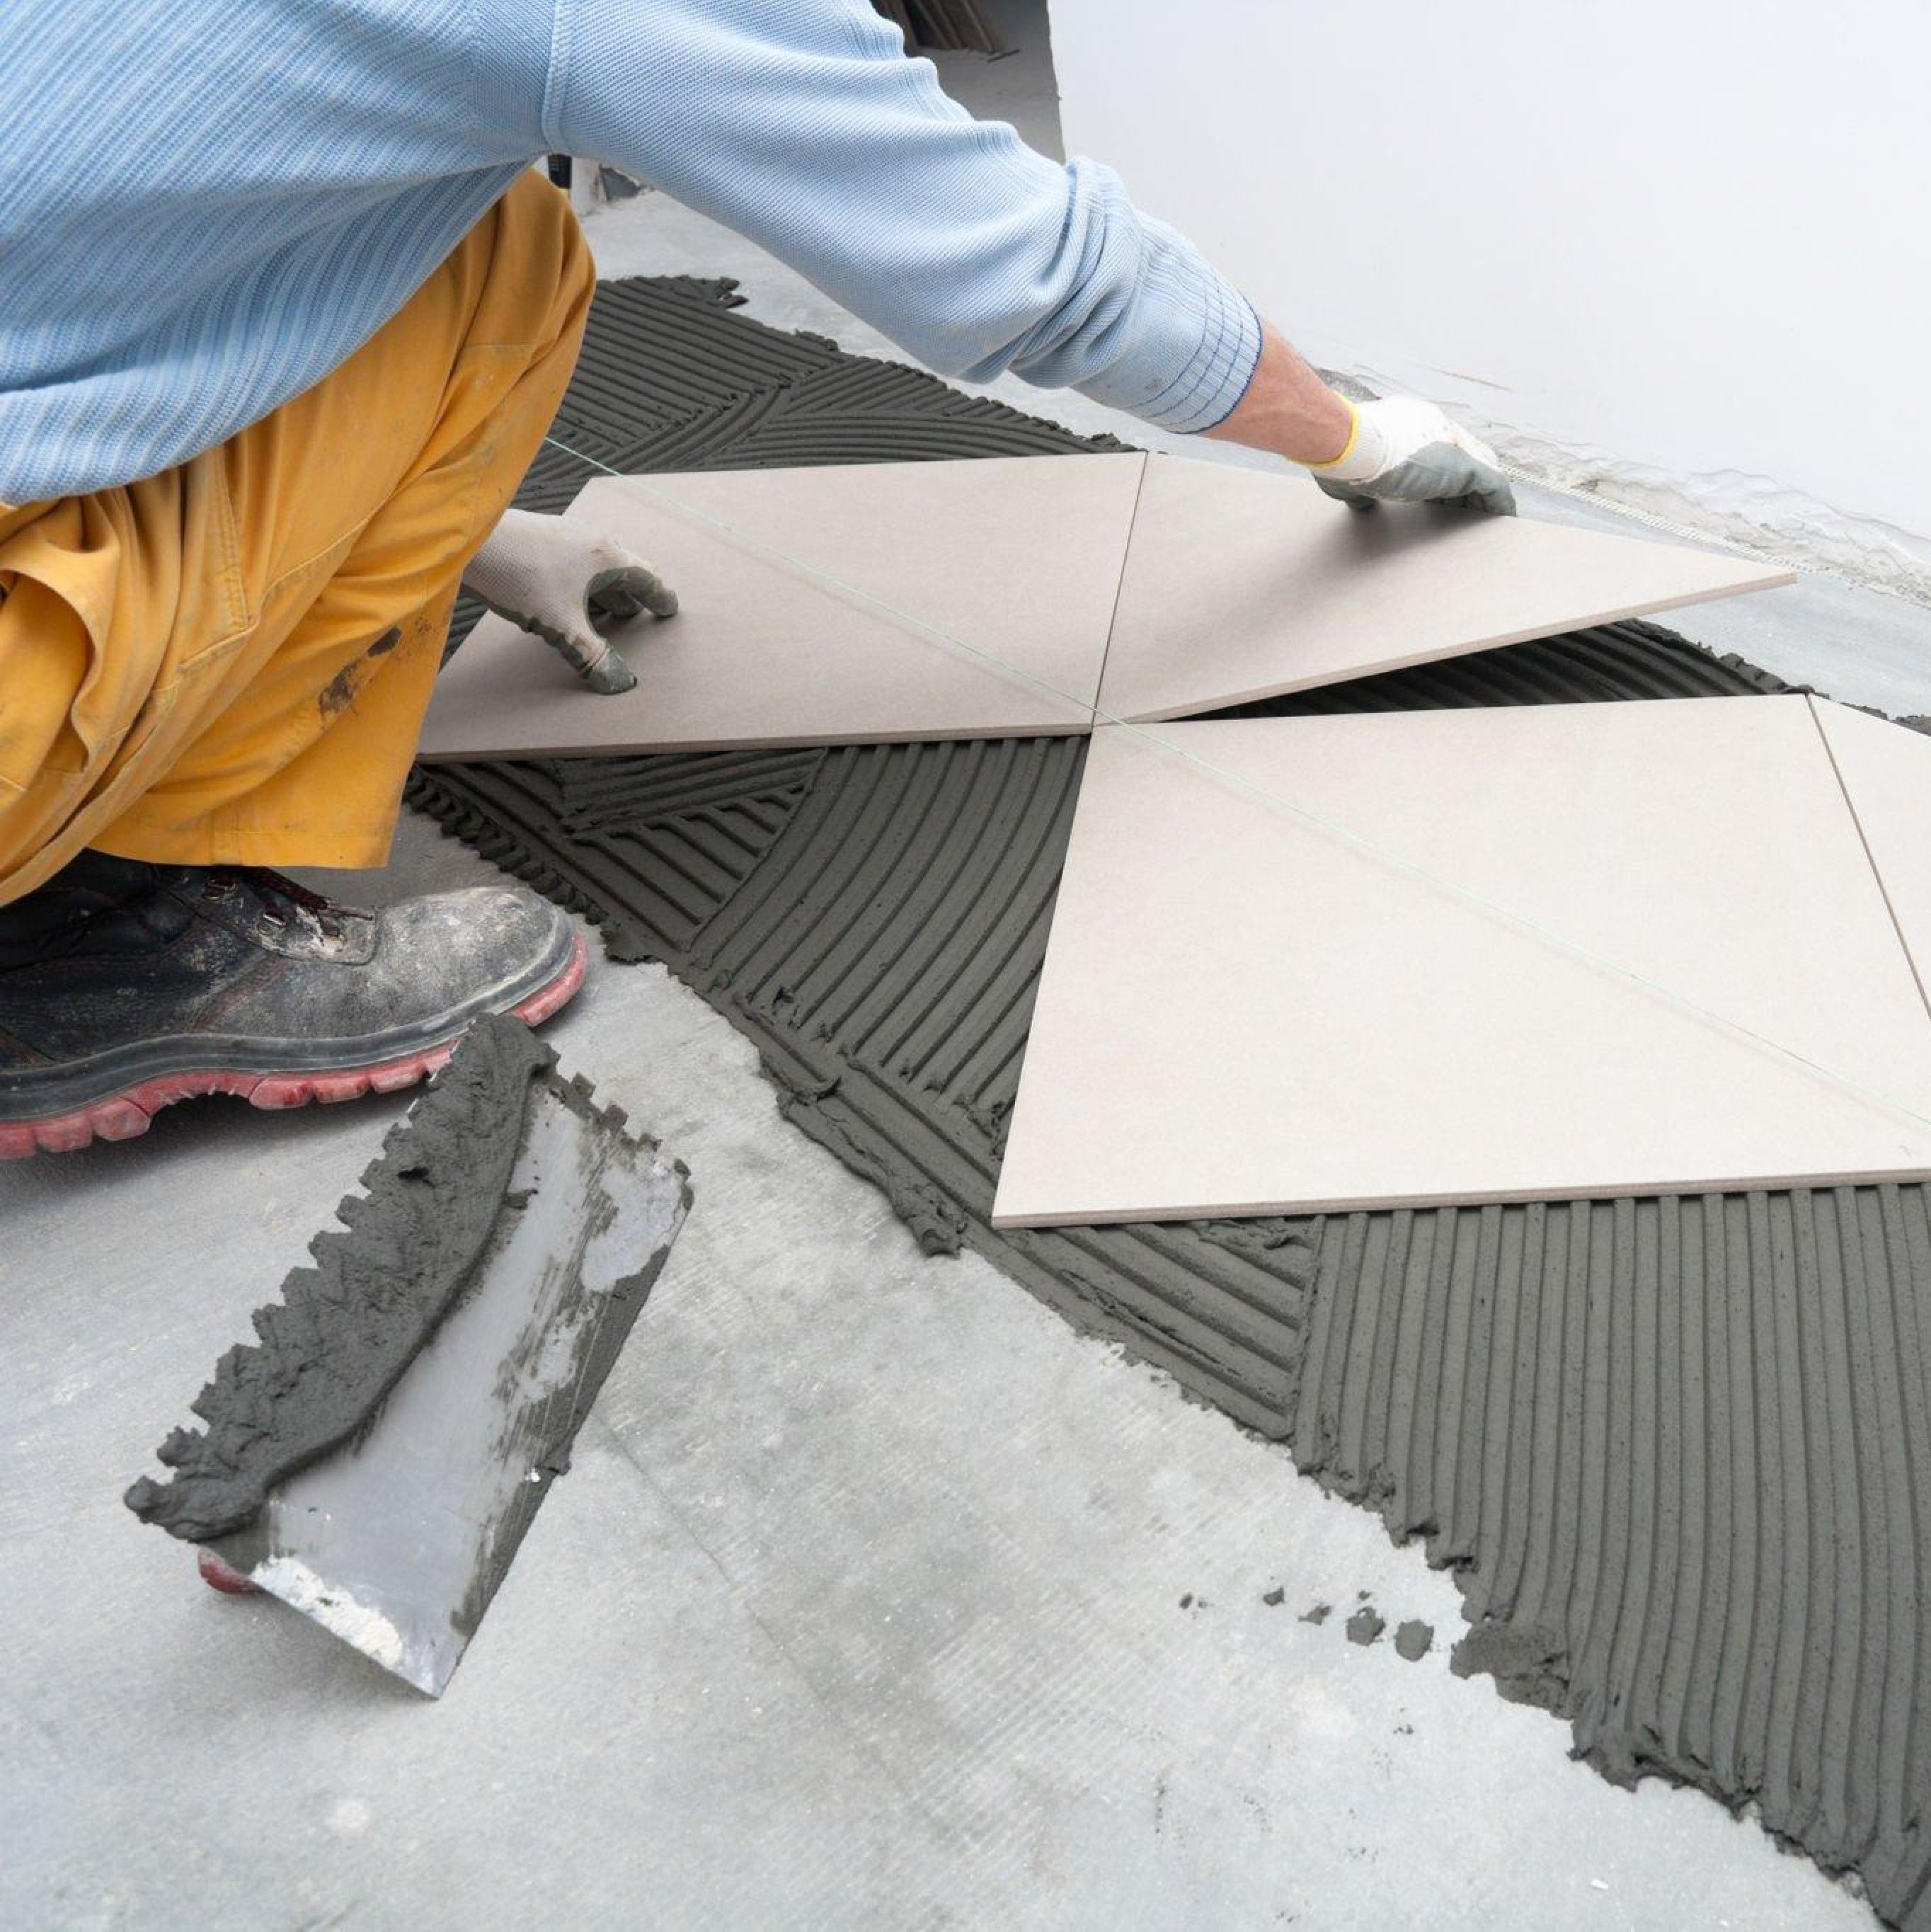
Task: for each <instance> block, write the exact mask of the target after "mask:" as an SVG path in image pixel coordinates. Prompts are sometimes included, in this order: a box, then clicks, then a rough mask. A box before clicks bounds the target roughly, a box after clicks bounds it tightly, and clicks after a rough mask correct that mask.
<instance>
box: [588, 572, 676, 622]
mask: <svg viewBox="0 0 1931 1932" xmlns="http://www.w3.org/2000/svg"><path fill="white" fill-rule="evenodd" d="M583 602H584V606H585V607H586V609H587V610H588V611H589V614H590V619H591V621H592V622H593V623H595V624H596V625H599V626H601V625H604V624H617V623H622V622H625V620H626V619H629V618H631V617H634V616H637V613H639V612H640V611H643V610H648V611H649V613H650V614H651V615H652V616H653V617H674V616H676V614H677V593H676V591H674V590H673V589H671V587H670V585H669V584H667V583H665V582H664V580H663V578H662V577H659V576H658V574H657V572H656V571H655V570H653V569H652V568H651V567H650V565H649V564H647V563H646V562H643V560H642V559H640V558H637V557H630V558H628V559H627V561H625V562H622V563H620V564H616V565H612V566H611V567H610V568H608V569H607V570H600V571H598V572H597V574H595V576H594V577H592V578H591V579H590V581H589V584H588V585H587V586H586V587H585V589H584V592H583Z"/></svg>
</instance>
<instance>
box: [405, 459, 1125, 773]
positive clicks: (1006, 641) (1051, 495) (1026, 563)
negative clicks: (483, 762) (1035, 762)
mask: <svg viewBox="0 0 1931 1932" xmlns="http://www.w3.org/2000/svg"><path fill="white" fill-rule="evenodd" d="M1145 460H1146V459H1145V458H1144V457H1143V456H1141V455H1138V454H1137V453H1135V454H1130V455H1091V456H1080V457H1069V458H1060V459H1058V460H1055V461H1051V462H1046V461H1042V460H1039V459H1037V458H1018V457H1013V458H988V459H980V460H971V461H961V462H940V463H859V464H852V465H849V466H832V467H818V468H808V469H769V470H740V471H721V472H700V473H695V474H691V475H664V476H649V477H634V478H633V477H603V478H598V479H597V480H595V481H593V482H592V483H590V484H588V485H587V486H586V487H585V489H584V490H583V493H582V494H581V495H580V496H578V497H577V500H576V501H575V502H574V503H573V504H572V505H571V507H570V508H569V510H568V511H567V512H566V514H568V515H569V516H570V517H572V518H574V519H577V520H580V521H582V522H583V523H587V524H590V525H593V526H597V527H598V528H600V529H603V530H604V531H606V532H607V533H608V534H609V535H611V536H612V537H613V538H616V539H617V540H618V541H620V542H622V543H624V544H627V545H628V547H630V548H631V550H635V551H636V552H637V553H639V554H640V555H641V556H645V557H646V558H648V559H649V560H650V561H651V562H652V563H653V564H655V565H657V566H658V568H659V569H661V571H662V572H663V574H664V577H665V578H666V579H667V580H668V581H669V582H670V584H671V585H672V586H673V587H674V588H675V589H676V591H677V593H678V596H679V600H680V602H681V605H682V608H681V609H680V610H679V613H678V615H677V616H676V617H674V618H672V619H669V620H668V621H667V622H662V623H659V622H658V621H657V620H655V619H652V618H649V617H642V618H639V619H637V620H636V621H635V622H634V623H631V624H630V625H625V626H624V627H623V628H622V630H621V631H619V633H618V634H617V639H618V648H619V649H621V650H622V652H623V653H624V655H625V658H627V659H628V661H629V662H630V664H631V667H632V668H633V669H634V670H635V671H636V672H637V686H636V688H635V689H634V690H632V691H628V692H626V693H625V694H622V696H619V697H599V696H596V695H595V694H591V693H589V692H587V691H585V690H583V688H582V687H581V686H580V685H579V683H578V682H577V679H576V678H575V676H574V674H573V673H571V670H569V668H568V667H567V666H566V665H565V664H564V663H563V662H562V660H561V659H560V658H558V657H556V655H555V654H554V653H553V652H549V651H547V650H546V649H544V646H542V645H541V643H538V641H537V640H535V639H534V638H532V637H528V636H526V635H525V634H523V632H521V631H519V630H517V628H515V627H514V625H511V624H509V623H508V622H505V620H504V619H501V618H499V617H496V616H491V617H489V618H487V619H484V621H483V622H481V623H479V624H478V625H477V626H476V628H475V631H474V632H472V634H471V636H470V637H469V640H468V641H467V642H466V643H465V644H464V645H463V647H462V649H460V651H458V652H457V654H456V655H455V657H454V659H453V660H452V661H451V663H450V664H448V667H446V668H445V670H444V671H443V673H442V677H441V679H439V682H438V685H437V688H436V695H435V697H434V699H433V701H432V703H431V704H430V709H429V715H428V718H427V721H426V722H425V724H424V732H423V740H422V748H421V754H422V756H423V757H425V758H428V759H449V758H482V757H515V756H520V755H527V754H531V753H536V752H565V753H586V754H587V753H592V752H609V751H695V750H704V749H712V748H716V749H728V748H737V747H748V746H754V745H819V744H847V743H862V742H870V741H873V740H880V739H925V738H970V737H988V736H1033V735H1041V734H1045V735H1051V734H1054V733H1064V732H1084V731H1086V730H1089V729H1090V727H1091V724H1092V718H1093V702H1094V700H1095V698H1096V696H1097V695H1098V692H1099V674H1100V668H1101V665H1102V662H1103V661H1104V659H1105V653H1106V637H1107V630H1108V625H1109V624H1110V623H1111V620H1112V615H1113V606H1114V598H1115V597H1116V595H1117V592H1118V589H1119V584H1120V571H1121V567H1122V564H1123V559H1124V558H1125V555H1126V538H1127V532H1128V529H1129V526H1130V525H1131V523H1132V508H1133V500H1134V497H1135V493H1136V492H1137V490H1138V487H1139V483H1140V475H1141V468H1142V466H1143V465H1144V462H1145ZM896 613H905V614H904V616H901V615H898V614H896ZM908 619H910V621H908ZM925 626H933V627H936V629H937V631H940V632H943V633H946V634H947V635H946V637H942V636H939V635H935V634H934V631H933V629H931V628H925ZM947 637H951V638H954V639H957V640H960V643H953V642H949V641H947ZM961 643H963V644H964V645H966V646H972V647H974V648H972V649H962V648H961V647H960V644H961ZM976 652H984V653H985V655H984V656H981V655H977V654H976Z"/></svg>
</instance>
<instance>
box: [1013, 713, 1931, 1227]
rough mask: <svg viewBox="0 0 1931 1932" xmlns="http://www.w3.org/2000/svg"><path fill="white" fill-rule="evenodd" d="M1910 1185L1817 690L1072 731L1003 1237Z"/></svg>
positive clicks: (1899, 1021)
mask: <svg viewBox="0 0 1931 1932" xmlns="http://www.w3.org/2000/svg"><path fill="white" fill-rule="evenodd" d="M1921 797H1922V799H1923V801H1924V805H1931V783H1927V784H1926V786H1925V787H1924V790H1923V791H1922V793H1921ZM1282 801H1286V803H1285V804H1284V803H1283V802H1282ZM1291 807H1297V808H1300V809H1299V811H1297V810H1294V809H1291ZM1303 813H1312V814H1315V815H1316V816H1317V817H1318V818H1320V819H1321V820H1324V821H1326V822H1325V823H1321V824H1317V823H1311V822H1310V821H1309V819H1308V818H1307V817H1304V816H1303V815H1301V814H1303ZM1337 827H1338V828H1340V829H1339V830H1337V829H1336V828H1337ZM1350 835H1352V836H1350ZM1361 841H1366V844H1363V843H1362V842H1361ZM1779 1049H1783V1050H1781V1051H1780V1050H1779ZM1927 1174H1931V1016H1927V1013H1926V1010H1925V1006H1924V1001H1923V999H1922V998H1921V996H1920V994H1919V992H1918V986H1917V985H1916V983H1915V979H1914V977H1913V975H1912V971H1911V968H1910V962H1909V959H1907V957H1906V955H1905V953H1904V951H1903V948H1902V947H1901V946H1900V944H1899V941H1898V938H1897V932H1896V930H1895V929H1894V925H1893V922H1892V919H1891V913H1890V911H1889V909H1888V907H1887V906H1886V904H1885V899H1884V896H1883V894H1882V892H1881V891H1880V890H1879V886H1878V883H1877V881H1876V877H1875V876H1874V874H1873V871H1872V868H1871V866H1870V863H1869V862H1868V861H1867V859H1866V857H1865V856H1864V847H1863V842H1862V841H1861V838H1860V836H1859V833H1858V826H1857V823H1856V822H1855V819H1854V818H1853V817H1852V814H1851V812H1850V811H1849V808H1848V807H1847V806H1846V803H1845V800H1844V796H1843V791H1842V790H1841V788H1840V786H1839V784H1838V783H1837V777H1836V774H1835V772H1834V770H1833V769H1832V766H1831V760H1830V759H1829V758H1828V756H1827V755H1826V754H1825V748H1824V744H1823V741H1822V736H1821V735H1820V733H1819V730H1818V727H1817V724H1816V719H1815V716H1814V715H1813V712H1812V709H1811V706H1810V700H1808V699H1807V698H1805V697H1801V696H1792V697H1777V698H1750V699H1742V698H1729V699H1692V700H1666V701H1659V702H1656V703H1647V704H1620V703H1609V704H1581V705H1573V706H1521V707H1516V708H1510V709H1495V710H1475V711H1462V712H1436V713H1433V714H1429V715H1413V714H1408V715H1396V714H1390V715H1381V716H1354V717H1323V718H1255V719H1245V720H1239V721H1227V720H1222V721H1207V722H1197V723H1193V724H1168V725H1162V726H1160V727H1158V728H1157V730H1156V731H1155V732H1153V733H1147V732H1143V731H1141V730H1135V729H1132V728H1126V727H1117V726H1102V727H1101V729H1100V730H1099V731H1098V732H1097V733H1096V734H1095V736H1094V739H1093V744H1092V745H1091V748H1090V752H1089V755H1088V758H1087V768H1086V772H1085V775H1084V781H1083V783H1082V787H1081V794H1080V799H1079V803H1078V810H1077V812H1076V814H1075V820H1074V824H1073V829H1072V840H1071V843H1070V845H1069V850H1068V853H1067V858H1066V872H1065V876H1064V878H1063V881H1062V883H1061V886H1060V893H1059V898H1058V901H1057V906H1056V907H1055V909H1054V916H1053V926H1052V932H1051V938H1050V941H1049V942H1048V948H1047V953H1046V959H1045V969H1044V971H1043V974H1042V978H1041V981H1040V986H1039V997H1038V1001H1037V1003H1036V1007H1035V1009H1034V1013H1033V1026H1032V1031H1031V1034H1030V1038H1029V1040H1028V1042H1027V1049H1026V1058H1025V1061H1024V1067H1023V1070H1022V1073H1021V1080H1020V1086H1019V1092H1018V1100H1017V1102H1016V1103H1015V1109H1014V1113H1013V1118H1012V1131H1011V1134H1010V1136H1009V1141H1008V1144H1007V1146H1006V1156H1005V1162H1004V1165H1003V1169H1002V1171H1001V1173H1000V1181H999V1190H998V1196H997V1201H996V1202H995V1205H994V1225H995V1226H1003V1227H1025V1226H1055V1225H1063V1224H1069V1223H1082V1222H1094V1223H1097V1222H1108V1221H1119V1220H1168V1219H1173V1218H1176V1217H1190V1216H1195V1215H1230V1214H1231V1215H1241V1214H1273V1213H1299V1212H1304V1211H1317V1210H1321V1209H1327V1208H1339V1207H1370V1206H1384V1207H1385V1206H1402V1205H1419V1204H1423V1203H1429V1202H1482V1201H1506V1200H1528V1199H1549V1198H1563V1197H1567V1198H1575V1197H1579V1196H1603V1195H1610V1194H1623V1193H1660V1192H1698V1191H1701V1190H1705V1189H1711V1188H1719V1187H1762V1186H1781V1185H1787V1184H1792V1183H1795V1182H1798V1181H1835V1180H1849V1179H1882V1178H1909V1177H1918V1176H1923V1175H1927Z"/></svg>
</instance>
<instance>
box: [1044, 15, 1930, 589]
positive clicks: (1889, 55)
mask: <svg viewBox="0 0 1931 1932" xmlns="http://www.w3.org/2000/svg"><path fill="white" fill-rule="evenodd" d="M1052 15H1053V42H1054V55H1055V58H1056V62H1057V70H1058V75H1059V80H1060V92H1061V95H1062V97H1063V105H1062V114H1063V124H1064V127H1065V130H1066V148H1067V151H1068V152H1069V153H1073V154H1091V155H1093V156H1096V157H1098V158H1099V159H1101V160H1105V161H1108V162H1110V163H1112V164H1113V165H1114V166H1115V167H1117V168H1118V169H1120V172H1122V173H1123V175H1125V177H1126V181H1127V184H1128V186H1129V188H1130V189H1131V190H1132V192H1133V193H1134V196H1135V199H1137V200H1138V201H1139V202H1140V203H1141V205H1142V206H1144V207H1145V208H1148V209H1150V211H1153V213H1155V214H1160V215H1163V216H1165V217H1167V218H1168V220H1171V221H1173V222H1174V223H1175V224H1176V225H1177V226H1179V227H1180V228H1181V229H1183V230H1184V231H1185V232H1186V233H1188V234H1189V235H1190V236H1192V237H1193V239H1195V241H1196V242H1198V243H1199V244H1200V245H1201V247H1202V248H1204V250H1205V251H1207V253H1208V254H1210V256H1211V257H1213V259H1214V260H1216V262H1218V263H1219V264H1220V265H1221V266H1222V267H1223V268H1224V269H1226V270H1227V271H1228V273H1230V274H1231V275H1233V276H1234V278H1235V279H1236V280H1237V281H1240V282H1241V283H1242V284H1243V286H1244V287H1246V289H1247V290H1248V292H1249V294H1250V295H1251V296H1252V297H1253V299H1254V300H1255V302H1256V304H1257V305H1258V306H1259V307H1260V308H1261V310H1262V311H1263V312H1264V313H1265V314H1267V315H1268V316H1270V317H1271V319H1273V320H1275V321H1276V322H1277V323H1279V325H1280V326H1282V329H1284V330H1285V332H1287V333H1288V335H1289V336H1290V337H1291V338H1293V339H1294V341H1296V342H1297V343H1298V344H1299V345H1300V347H1301V348H1302V349H1303V350H1305V351H1306V353H1308V355H1309V356H1310V357H1312V359H1314V360H1315V361H1316V362H1319V363H1321V365H1323V366H1324V367H1327V368H1333V369H1339V370H1345V371H1354V372H1356V373H1358V374H1363V375H1366V376H1367V377H1369V378H1370V379H1371V380H1372V379H1374V378H1376V377H1378V378H1380V379H1381V384H1380V386H1384V387H1390V386H1392V387H1397V388H1402V389H1410V390H1413V391H1414V392H1418V393H1420V394H1423V395H1431V396H1433V397H1435V398H1437V399H1438V400H1439V401H1442V402H1444V403H1445V404H1453V405H1455V406H1456V407H1458V410H1459V413H1462V414H1463V415H1464V416H1465V417H1466V418H1467V419H1470V420H1471V421H1479V422H1482V423H1484V424H1486V425H1491V426H1495V425H1501V426H1506V427H1507V429H1508V430H1510V431H1513V432H1514V434H1513V435H1510V436H1509V437H1507V438H1506V439H1505V440H1507V441H1508V442H1509V443H1510V445H1511V446H1512V448H1513V449H1514V450H1515V451H1516V452H1518V453H1521V454H1522V455H1524V456H1525V459H1526V460H1530V461H1531V463H1532V464H1534V463H1535V462H1537V460H1540V462H1541V463H1542V464H1543V466H1544V467H1546V468H1548V469H1551V470H1552V472H1558V473H1560V472H1567V480H1572V481H1573V480H1580V479H1582V478H1588V479H1591V480H1592V481H1594V480H1597V479H1601V478H1608V479H1609V481H1610V482H1611V484H1612V488H1611V489H1610V490H1609V493H1611V494H1612V495H1613V494H1617V493H1621V494H1623V495H1624V496H1636V497H1640V496H1645V494H1647V495H1648V496H1649V497H1650V498H1651V500H1653V501H1658V502H1660V501H1664V500H1666V499H1668V498H1669V496H1670V495H1671V494H1672V492H1674V493H1679V494H1680V495H1681V496H1682V497H1683V498H1684V499H1687V500H1689V501H1691V502H1699V503H1700V504H1702V505H1704V506H1705V508H1706V509H1708V511H1711V512H1712V513H1713V514H1714V516H1715V517H1717V518H1718V519H1719V520H1720V519H1721V518H1722V517H1732V518H1737V517H1741V518H1743V519H1745V520H1749V521H1750V522H1753V523H1755V524H1756V526H1758V527H1759V529H1769V530H1771V531H1773V532H1781V533H1782V540H1784V541H1789V538H1790V536H1791V534H1792V532H1798V533H1801V535H1804V536H1806V537H1807V538H1809V539H1810V540H1811V541H1812V542H1813V544H1815V545H1816V547H1818V548H1819V550H1821V551H1822V552H1827V553H1828V552H1844V551H1846V550H1848V551H1849V552H1850V553H1858V552H1862V553H1863V554H1864V561H1865V562H1866V563H1867V565H1870V566H1871V567H1870V568H1867V569H1866V570H1865V571H1864V572H1863V573H1862V574H1867V575H1875V576H1877V577H1882V576H1883V575H1884V574H1885V570H1886V568H1887V567H1891V568H1893V569H1894V574H1895V566H1887V563H1886V556H1887V553H1888V556H1890V557H1891V558H1892V559H1898V558H1899V556H1900V553H1903V556H1909V557H1912V558H1914V559H1915V560H1916V561H1917V562H1918V563H1920V564H1931V368H1927V365H1931V7H1927V6H1926V5H1924V0H1832V4H1830V5H1819V4H1811V5H1791V4H1789V0H1760V4H1758V5H1741V4H1738V0H1614V4H1597V5H1593V6H1582V5H1571V4H1568V0H1376V3H1375V4H1355V5H1344V4H1342V0H1198V4H1194V5H1180V4H1177V0H1052ZM1618 481H1620V484H1621V486H1622V487H1621V489H1620V490H1618V488H1617V487H1613V486H1615V485H1616V484H1618ZM1705 521H1706V524H1707V523H1708V519H1707V518H1706V519H1705ZM1838 560H1839V561H1840V562H1841V561H1843V560H1844V558H1843V556H1839V558H1838ZM1927 582H1931V577H1927Z"/></svg>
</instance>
